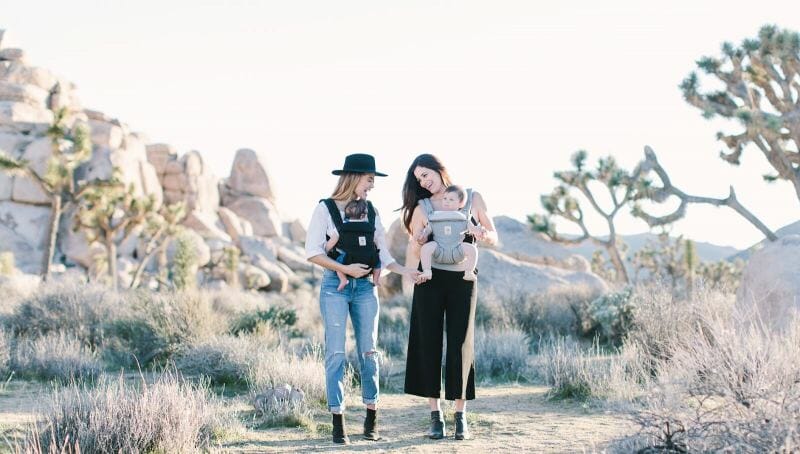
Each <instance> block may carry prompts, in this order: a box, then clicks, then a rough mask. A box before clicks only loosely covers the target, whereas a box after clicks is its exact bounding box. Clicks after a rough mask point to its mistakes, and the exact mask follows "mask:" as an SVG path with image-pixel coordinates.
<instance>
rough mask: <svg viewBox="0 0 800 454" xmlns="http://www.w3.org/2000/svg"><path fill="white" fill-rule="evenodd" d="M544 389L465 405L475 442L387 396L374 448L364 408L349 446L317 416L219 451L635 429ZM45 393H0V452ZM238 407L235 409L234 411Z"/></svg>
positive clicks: (555, 437)
mask: <svg viewBox="0 0 800 454" xmlns="http://www.w3.org/2000/svg"><path fill="white" fill-rule="evenodd" d="M546 392H547V388H546V387H544V386H535V385H507V386H493V387H479V388H478V399H477V400H475V401H473V402H470V404H469V406H468V415H469V416H468V418H469V421H470V427H471V430H472V433H473V436H474V439H472V440H467V441H455V440H453V438H452V406H451V404H450V403H448V404H447V406H446V407H445V412H446V413H447V415H448V420H447V424H448V430H449V431H450V435H451V436H450V437H448V438H447V439H444V440H429V439H427V438H425V432H426V431H427V429H428V421H429V411H428V410H427V403H426V401H425V400H424V399H421V398H418V397H413V396H406V395H404V394H396V393H395V394H392V393H384V394H383V395H382V396H381V403H380V410H379V428H380V431H381V435H382V436H383V437H384V438H383V440H381V441H377V442H371V441H366V440H362V439H361V438H360V437H358V434H359V433H360V430H361V427H362V424H363V420H364V419H363V414H364V408H363V406H362V405H356V404H351V408H350V409H349V413H348V415H347V419H346V424H347V426H348V433H349V434H350V435H351V440H352V443H351V444H350V445H349V446H340V445H334V444H333V443H331V442H330V432H329V431H330V419H329V416H328V415H327V414H326V413H324V412H318V414H317V416H316V417H315V421H316V422H317V423H318V427H319V428H318V430H317V431H316V432H312V431H310V430H308V429H303V428H272V429H263V430H256V429H246V430H245V431H244V432H243V433H240V434H238V435H237V436H236V438H235V439H232V440H229V441H227V442H225V443H223V444H222V445H221V446H220V447H219V448H220V450H221V451H222V452H226V453H228V452H243V453H261V452H266V453H270V452H437V453H439V452H443V453H448V452H459V453H460V452H489V451H492V452H496V453H499V452H517V453H522V452H558V453H566V452H595V451H597V450H599V449H602V446H603V445H604V444H605V443H606V442H608V441H610V440H612V439H613V438H616V437H618V436H621V435H623V434H625V433H631V432H632V430H633V429H632V427H631V425H630V423H628V422H627V421H626V420H625V419H623V418H622V417H621V416H620V415H617V414H613V413H610V412H608V411H605V410H603V409H601V408H598V407H594V406H590V405H585V404H582V403H580V402H569V401H558V402H553V401H549V400H548V399H547V398H546ZM45 394H46V387H45V386H44V385H41V384H37V383H32V382H19V381H13V382H10V383H8V384H7V385H5V387H4V388H3V389H2V390H0V445H3V446H2V447H0V451H3V450H6V449H7V445H6V443H5V442H2V440H3V439H7V438H14V437H17V436H19V435H20V434H21V433H22V432H21V430H22V428H23V427H24V426H25V425H26V424H27V423H29V422H31V421H33V420H34V418H35V414H36V411H37V408H39V406H40V405H41V403H42V402H43V398H44V397H45ZM236 407H238V408H236ZM230 409H231V411H237V410H241V411H243V412H246V411H247V410H248V408H247V405H246V404H245V403H244V402H243V400H242V399H235V400H231V406H230Z"/></svg>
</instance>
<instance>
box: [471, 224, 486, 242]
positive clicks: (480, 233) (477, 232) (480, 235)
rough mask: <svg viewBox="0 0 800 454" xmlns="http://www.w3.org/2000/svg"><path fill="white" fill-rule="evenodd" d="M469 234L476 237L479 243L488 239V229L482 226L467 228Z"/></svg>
mask: <svg viewBox="0 0 800 454" xmlns="http://www.w3.org/2000/svg"><path fill="white" fill-rule="evenodd" d="M467 232H469V234H470V235H472V236H473V237H475V239H476V240H478V241H483V240H485V239H486V233H487V231H486V229H485V228H484V227H483V226H482V225H470V226H468V227H467Z"/></svg>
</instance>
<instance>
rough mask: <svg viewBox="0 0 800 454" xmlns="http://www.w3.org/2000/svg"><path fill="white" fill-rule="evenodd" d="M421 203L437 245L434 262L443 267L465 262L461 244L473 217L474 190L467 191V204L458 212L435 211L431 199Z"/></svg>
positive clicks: (423, 200)
mask: <svg viewBox="0 0 800 454" xmlns="http://www.w3.org/2000/svg"><path fill="white" fill-rule="evenodd" d="M420 202H421V203H422V207H423V208H424V209H425V214H427V216H428V224H430V226H431V231H432V233H433V241H436V244H437V246H436V250H435V251H434V252H433V257H432V258H433V261H434V262H436V263H439V264H442V265H455V264H458V263H461V262H463V261H464V260H465V259H466V257H465V256H464V248H462V247H461V244H462V243H463V242H464V235H465V234H466V233H467V226H468V225H469V221H470V218H471V217H472V189H467V203H466V204H465V205H464V208H461V209H460V210H458V211H434V209H433V205H432V204H431V201H430V199H422V200H421V201H420Z"/></svg>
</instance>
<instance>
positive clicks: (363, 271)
mask: <svg viewBox="0 0 800 454" xmlns="http://www.w3.org/2000/svg"><path fill="white" fill-rule="evenodd" d="M371 270H372V268H370V267H369V266H367V265H364V264H363V263H351V264H350V265H345V266H344V269H343V270H342V272H343V273H344V274H346V275H348V276H350V277H354V278H356V279H358V278H360V277H364V276H366V275H367V274H368V273H369V272H370V271H371Z"/></svg>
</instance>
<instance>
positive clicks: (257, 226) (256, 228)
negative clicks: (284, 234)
mask: <svg viewBox="0 0 800 454" xmlns="http://www.w3.org/2000/svg"><path fill="white" fill-rule="evenodd" d="M225 206H226V207H227V208H229V209H230V210H231V211H233V212H234V213H236V214H237V215H238V216H239V217H240V218H242V219H245V220H247V221H249V222H250V224H252V225H253V233H255V234H256V235H258V236H266V237H273V236H278V235H280V234H281V230H282V225H281V219H280V216H279V215H278V210H277V209H276V208H275V205H273V204H272V202H270V201H269V200H267V199H265V198H261V197H250V196H247V197H240V198H237V199H235V200H234V201H233V202H232V203H230V204H226V205H225Z"/></svg>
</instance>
